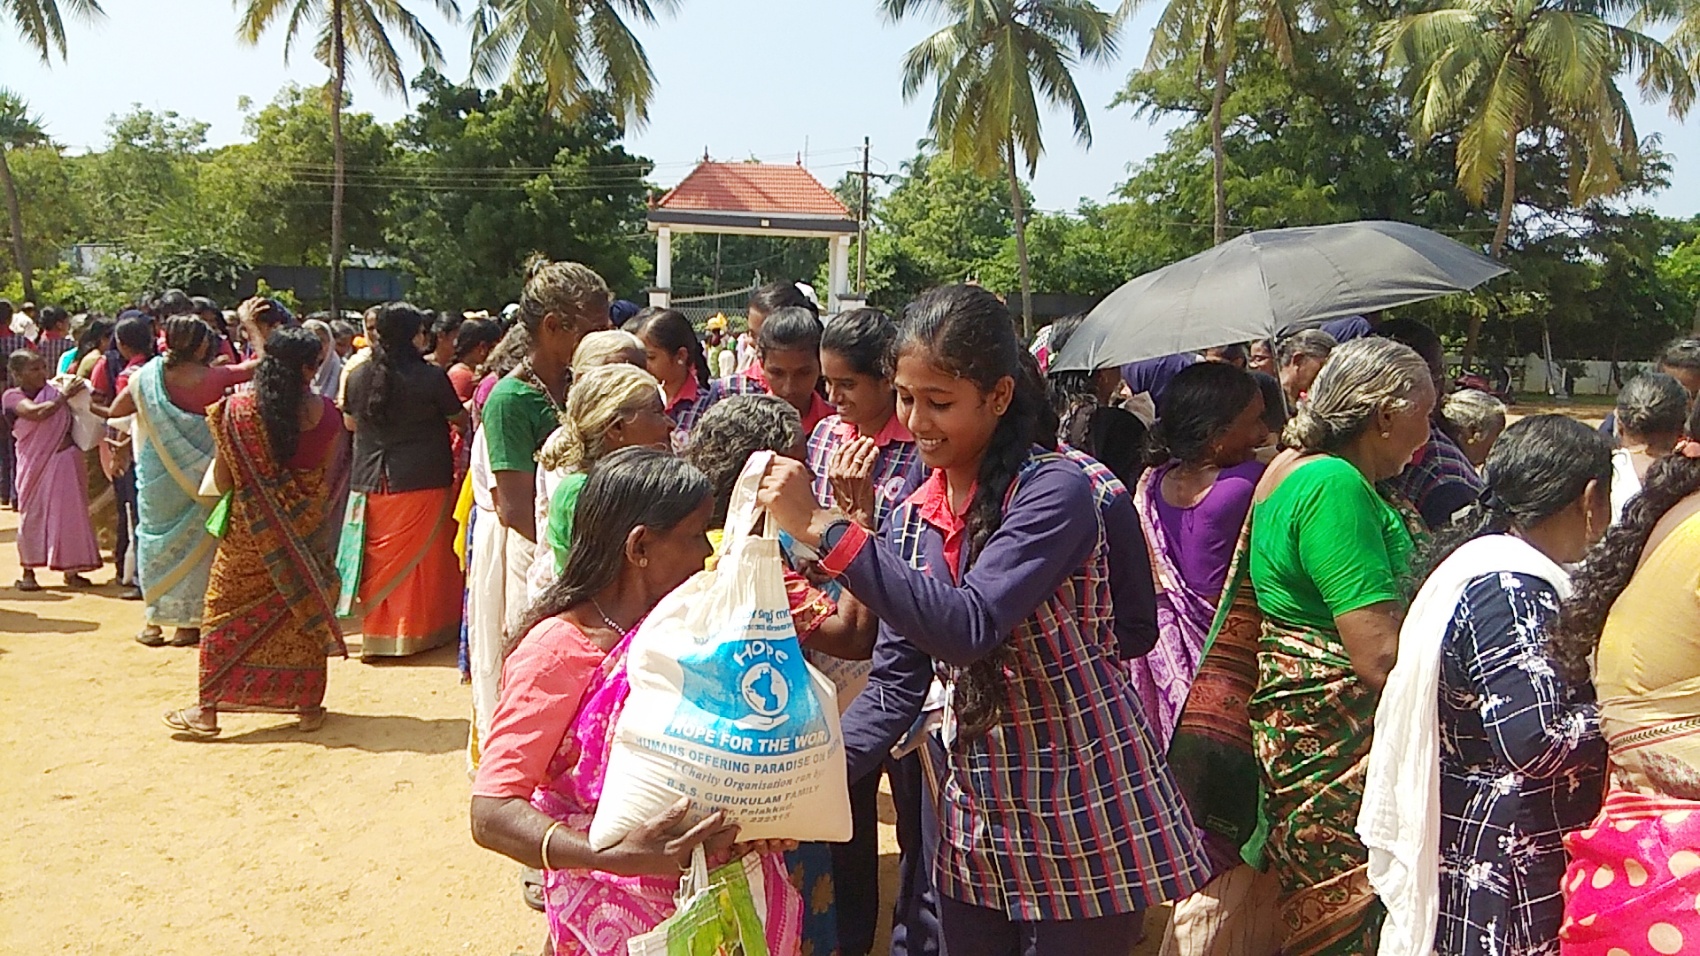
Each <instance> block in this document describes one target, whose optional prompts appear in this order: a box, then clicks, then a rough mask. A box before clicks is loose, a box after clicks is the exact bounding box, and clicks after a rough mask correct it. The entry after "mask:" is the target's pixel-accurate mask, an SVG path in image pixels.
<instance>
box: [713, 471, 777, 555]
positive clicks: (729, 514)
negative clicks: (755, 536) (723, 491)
mask: <svg viewBox="0 0 1700 956" xmlns="http://www.w3.org/2000/svg"><path fill="white" fill-rule="evenodd" d="M772 463H773V452H771V451H758V452H756V453H755V454H753V455H751V456H750V457H749V460H747V461H745V462H744V470H743V471H741V472H739V473H738V480H737V482H736V483H734V484H733V485H732V497H731V500H730V501H729V502H728V503H727V506H726V525H725V530H724V531H723V532H722V534H721V537H720V553H721V554H722V555H724V554H727V553H729V552H731V550H732V549H733V548H736V547H740V546H741V544H742V542H743V541H744V539H746V538H748V537H749V536H750V533H751V532H753V531H755V528H756V521H757V520H758V519H766V520H764V521H763V525H762V537H764V538H774V539H777V538H778V537H779V529H778V528H776V527H774V524H773V520H772V518H771V517H770V516H768V515H767V512H766V510H765V509H764V508H762V506H761V504H760V503H759V502H757V501H756V492H757V491H759V490H761V480H762V478H763V476H765V475H766V474H767V466H768V465H770V464H772Z"/></svg>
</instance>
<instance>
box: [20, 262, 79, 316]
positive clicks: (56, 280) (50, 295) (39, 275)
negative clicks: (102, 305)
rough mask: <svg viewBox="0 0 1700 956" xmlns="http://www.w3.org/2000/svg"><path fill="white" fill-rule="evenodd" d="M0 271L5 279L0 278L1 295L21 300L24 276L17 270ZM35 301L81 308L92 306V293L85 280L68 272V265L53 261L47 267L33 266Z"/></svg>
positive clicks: (23, 297) (69, 307)
mask: <svg viewBox="0 0 1700 956" xmlns="http://www.w3.org/2000/svg"><path fill="white" fill-rule="evenodd" d="M0 275H3V276H4V281H0V299H5V300H7V301H9V302H22V301H24V300H25V299H26V298H27V296H25V295H24V282H23V276H21V275H19V274H18V272H17V271H16V270H12V271H9V272H7V273H3V274H0ZM35 301H37V302H52V303H55V304H58V305H62V306H64V307H65V308H67V309H72V310H79V311H80V310H83V309H87V308H89V307H90V306H91V303H92V302H93V301H94V293H93V291H92V290H91V289H90V288H89V287H88V286H87V285H86V284H85V283H83V282H81V281H79V280H78V278H77V277H76V276H75V275H72V274H71V267H70V266H68V265H66V264H64V263H62V262H56V263H54V264H53V265H50V266H47V267H46V268H42V267H40V266H38V267H36V270H35Z"/></svg>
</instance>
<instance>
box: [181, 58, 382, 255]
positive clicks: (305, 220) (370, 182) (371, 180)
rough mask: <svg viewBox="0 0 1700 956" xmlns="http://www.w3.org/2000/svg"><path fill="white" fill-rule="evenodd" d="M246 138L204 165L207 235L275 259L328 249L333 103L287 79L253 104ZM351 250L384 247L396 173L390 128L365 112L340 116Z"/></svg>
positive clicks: (201, 196)
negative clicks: (259, 105) (269, 95)
mask: <svg viewBox="0 0 1700 956" xmlns="http://www.w3.org/2000/svg"><path fill="white" fill-rule="evenodd" d="M243 129H244V132H245V133H246V134H247V136H248V137H249V142H246V143H240V144H236V145H232V146H227V147H224V148H223V149H220V150H218V151H217V152H216V153H214V154H213V155H211V156H210V157H208V159H207V160H206V162H205V163H204V164H203V166H202V168H201V171H200V180H199V190H198V201H197V206H198V208H199V210H200V217H201V218H202V219H203V220H204V221H205V222H206V224H207V227H206V228H203V229H201V230H199V231H197V232H196V233H195V235H196V236H197V237H198V239H199V241H200V242H201V244H205V245H218V246H226V247H230V248H234V249H238V250H240V251H241V252H242V253H243V254H245V255H247V256H250V257H252V259H253V260H254V261H256V262H259V263H263V264H269V265H309V264H312V263H319V262H324V261H325V260H326V257H328V256H329V255H330V249H331V243H332V237H331V218H330V216H329V212H330V206H331V196H330V190H329V188H328V187H329V186H330V185H331V181H332V177H333V170H334V165H335V146H334V144H333V142H332V135H331V111H330V105H329V104H328V103H327V102H326V101H325V98H324V97H323V96H320V95H319V91H318V90H317V89H311V88H302V87H297V86H290V87H285V88H284V89H283V90H281V91H280V92H279V93H278V95H277V97H276V98H275V99H273V100H272V101H271V102H270V103H268V104H266V105H265V106H264V107H262V108H260V109H258V110H250V111H249V113H248V115H247V118H246V120H245V121H244V124H243ZM342 141H343V158H344V176H345V183H344V188H345V192H344V197H345V198H344V205H343V221H342V227H343V235H342V241H343V246H344V248H345V249H349V250H352V251H353V252H356V253H365V254H368V255H371V254H381V253H383V252H384V251H385V249H386V248H387V240H386V228H387V225H388V213H389V210H390V208H391V204H392V199H393V196H394V186H395V185H396V183H397V182H398V181H399V180H398V175H399V172H400V169H399V159H398V154H397V150H396V148H395V145H394V140H393V139H392V137H391V134H390V131H389V130H388V129H387V128H386V127H384V126H383V125H381V124H379V123H378V122H377V121H376V120H374V119H373V118H372V116H371V114H369V113H362V112H344V113H343V115H342Z"/></svg>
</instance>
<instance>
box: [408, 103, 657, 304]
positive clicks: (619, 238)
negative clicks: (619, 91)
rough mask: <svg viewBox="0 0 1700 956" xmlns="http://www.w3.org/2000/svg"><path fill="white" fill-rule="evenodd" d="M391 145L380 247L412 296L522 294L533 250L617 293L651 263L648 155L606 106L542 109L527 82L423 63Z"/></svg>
mask: <svg viewBox="0 0 1700 956" xmlns="http://www.w3.org/2000/svg"><path fill="white" fill-rule="evenodd" d="M414 87H415V89H417V90H418V91H419V92H420V93H422V94H423V100H422V102H421V103H420V104H419V107H418V109H417V111H416V112H415V113H414V114H413V115H412V116H409V117H408V118H407V119H405V120H403V121H402V123H401V124H400V126H399V128H398V129H397V139H398V143H399V146H400V156H399V158H398V160H397V175H396V176H395V178H394V181H395V183H396V188H395V190H394V201H393V204H392V206H391V217H392V218H391V223H390V228H389V231H388V237H389V242H388V246H389V248H390V249H391V250H392V251H393V253H394V254H395V255H396V256H397V257H398V258H399V259H400V261H401V262H402V263H403V264H404V265H405V266H406V267H407V268H408V271H411V272H412V273H413V274H414V275H415V276H416V277H417V278H418V283H419V284H418V285H417V286H416V287H415V288H416V294H417V296H418V297H419V298H420V300H421V301H424V302H432V303H440V304H441V305H443V306H445V307H460V306H461V305H463V304H473V303H482V304H486V305H499V304H500V303H503V302H511V301H513V300H514V299H515V297H517V296H518V294H519V289H520V286H521V284H522V278H523V277H522V275H521V269H522V267H523V265H524V262H525V259H526V257H527V256H529V255H530V254H531V253H533V252H542V253H543V254H545V255H547V256H550V257H551V258H555V259H572V260H576V261H578V262H583V263H585V264H587V265H589V266H591V267H592V268H594V269H596V270H597V272H599V273H601V275H602V276H603V278H605V279H606V280H607V281H608V284H609V286H610V287H611V288H613V289H615V290H616V294H617V295H628V296H629V295H635V294H637V291H638V287H639V286H640V285H641V284H642V282H643V280H644V277H645V275H646V274H647V273H648V271H649V269H650V265H649V259H650V256H651V255H652V253H651V250H652V249H653V239H651V238H650V237H648V236H647V235H646V234H645V233H644V226H643V221H644V213H645V209H646V205H645V200H646V197H647V195H648V188H647V186H646V185H645V182H644V180H645V178H646V177H647V176H648V174H649V171H650V168H651V166H650V163H649V161H648V160H646V159H644V158H642V157H639V156H634V155H632V154H631V153H628V152H626V150H625V149H624V148H623V147H621V146H619V145H618V141H619V138H620V130H619V127H618V125H617V124H616V123H615V122H614V119H613V117H612V116H611V115H610V114H609V113H608V112H607V110H605V109H596V110H592V111H590V112H587V113H585V114H584V115H582V116H581V117H580V118H579V119H577V120H575V121H573V122H571V123H563V122H560V121H559V120H555V119H553V118H551V117H550V116H549V115H548V113H547V109H546V107H545V98H544V94H543V91H541V90H539V89H536V88H529V89H521V90H516V89H512V88H507V89H503V90H501V91H500V92H494V93H493V92H488V91H484V90H479V89H477V88H474V87H467V86H458V85H455V84H452V83H450V82H448V81H447V80H445V79H444V78H443V77H442V76H440V75H438V74H436V73H432V72H427V73H426V74H425V75H423V76H421V77H420V78H419V80H417V81H416V82H415V84H414Z"/></svg>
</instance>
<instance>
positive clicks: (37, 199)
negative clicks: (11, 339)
mask: <svg viewBox="0 0 1700 956" xmlns="http://www.w3.org/2000/svg"><path fill="white" fill-rule="evenodd" d="M77 158H80V157H68V156H64V155H62V154H61V153H60V151H59V148H58V147H57V146H55V145H54V144H53V143H52V142H46V143H42V144H41V145H39V146H31V147H27V148H24V149H13V150H8V151H7V154H6V157H5V160H6V163H7V166H8V169H9V172H10V173H11V176H12V180H13V182H14V183H15V184H16V187H17V194H18V204H19V206H20V207H21V209H22V211H23V216H22V218H23V228H24V249H25V258H26V259H28V260H29V263H30V265H31V267H32V268H33V269H34V272H33V278H34V279H35V282H36V284H37V285H38V286H39V285H42V284H43V281H44V280H43V278H42V273H43V272H44V271H45V269H46V268H47V267H50V265H51V264H52V263H53V262H54V261H55V260H56V259H58V258H59V256H60V255H61V254H62V253H63V252H64V251H65V249H66V248H67V247H69V246H71V245H72V244H74V243H77V242H81V241H83V240H85V239H88V238H90V237H91V235H92V231H93V230H92V223H93V222H94V219H93V216H92V215H91V214H90V204H89V202H88V196H87V193H86V191H85V190H82V189H78V188H77V185H76V183H77V180H76V177H75V175H74V165H73V164H74V160H75V159H77ZM3 229H4V227H3V226H0V230H3ZM8 271H12V272H16V273H17V281H18V282H19V284H20V286H21V284H22V282H23V273H22V272H21V271H20V270H18V269H17V253H16V251H15V250H14V249H13V246H12V243H10V242H0V273H4V272H8ZM37 291H38V292H39V293H40V296H41V297H40V298H38V299H36V301H37V302H42V301H47V302H51V301H55V300H54V299H53V298H52V297H51V296H49V295H48V293H47V292H46V291H45V290H42V289H38V290H37Z"/></svg>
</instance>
